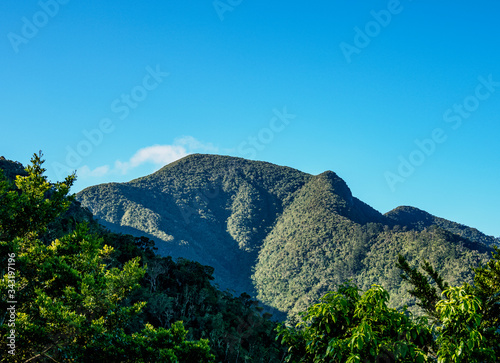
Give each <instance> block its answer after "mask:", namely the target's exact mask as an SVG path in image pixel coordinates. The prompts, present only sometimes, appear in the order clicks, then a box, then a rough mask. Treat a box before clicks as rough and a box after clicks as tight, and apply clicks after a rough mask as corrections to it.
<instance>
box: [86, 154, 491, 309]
mask: <svg viewBox="0 0 500 363" xmlns="http://www.w3.org/2000/svg"><path fill="white" fill-rule="evenodd" d="M77 199H78V200H79V201H80V202H81V204H82V206H84V207H87V208H89V210H90V211H91V212H92V213H93V214H94V216H95V217H97V218H98V219H99V221H100V222H101V223H102V224H104V225H105V226H106V227H108V228H109V229H111V230H113V231H116V232H125V233H130V234H133V235H136V236H140V235H146V236H147V237H149V238H151V239H153V240H154V241H155V242H156V245H157V247H158V253H160V254H162V255H172V256H174V257H184V258H188V259H192V260H195V261H199V262H200V263H202V264H206V265H210V266H213V267H214V268H215V273H214V276H215V278H216V282H217V283H218V284H219V285H220V286H221V288H228V289H231V290H234V291H235V292H237V293H240V292H243V291H246V292H248V293H250V294H251V295H253V296H257V297H258V298H259V299H260V300H261V301H263V302H265V303H267V304H269V305H271V306H272V307H274V308H276V309H279V310H280V311H283V312H287V313H292V314H294V313H296V312H298V311H300V310H302V309H303V308H304V307H305V306H308V305H310V304H311V303H312V302H315V301H317V299H318V298H319V297H320V296H321V295H322V294H324V293H325V292H326V291H328V290H333V289H334V288H335V287H336V286H337V285H338V284H340V283H342V282H344V281H346V280H348V279H351V280H353V281H354V282H355V283H357V284H358V286H360V287H361V288H363V289H366V288H368V287H370V285H371V284H373V283H378V284H381V285H382V286H384V287H385V288H386V289H387V290H389V292H390V293H391V296H393V297H394V300H393V301H392V304H393V305H395V306H397V305H402V304H404V303H406V304H410V305H412V303H413V302H412V301H411V300H410V299H409V298H408V296H407V293H406V291H407V286H406V285H405V283H404V282H402V280H401V278H400V276H399V270H397V269H396V268H395V267H394V262H395V260H396V257H397V254H398V253H401V254H403V255H405V256H406V257H407V258H408V260H409V261H413V262H418V261H422V260H423V259H426V260H429V261H430V262H431V263H432V264H433V265H434V266H435V267H436V268H438V269H439V270H440V271H441V272H442V273H443V276H444V277H445V279H447V280H448V281H449V282H450V283H456V282H462V281H471V278H472V274H471V269H470V268H471V267H474V266H477V265H478V264H479V263H483V262H485V261H486V260H487V259H488V258H489V252H490V250H491V244H492V243H493V242H494V241H495V240H494V239H492V238H489V237H487V236H485V235H483V234H481V233H480V232H479V231H477V230H474V229H472V228H469V227H466V226H462V225H459V224H457V223H454V222H450V221H446V220H444V219H441V218H437V217H434V216H432V215H430V214H428V213H426V212H424V211H420V210H418V209H416V208H412V207H399V208H396V209H395V210H393V211H391V212H389V213H386V214H385V215H383V214H381V213H379V212H378V211H376V210H375V209H373V208H371V207H370V206H368V205H367V204H365V203H363V202H362V201H360V200H359V199H357V198H355V197H354V196H353V195H352V193H351V190H350V189H349V187H348V186H347V184H346V183H345V182H344V181H343V180H342V179H341V178H340V177H339V176H338V175H337V174H335V173H334V172H331V171H327V172H324V173H322V174H320V175H310V174H307V173H303V172H301V171H298V170H295V169H292V168H289V167H284V166H278V165H274V164H270V163H266V162H260V161H250V160H245V159H241V158H233V157H228V156H218V155H200V154H195V155H190V156H187V157H185V158H183V159H181V160H178V161H176V162H174V163H172V164H169V165H167V166H165V167H163V168H162V169H160V170H158V171H157V172H155V173H153V174H151V175H148V176H145V177H142V178H139V179H135V180H132V181H130V182H128V183H109V184H101V185H97V186H93V187H89V188H87V189H85V190H83V191H81V192H80V193H78V194H77Z"/></svg>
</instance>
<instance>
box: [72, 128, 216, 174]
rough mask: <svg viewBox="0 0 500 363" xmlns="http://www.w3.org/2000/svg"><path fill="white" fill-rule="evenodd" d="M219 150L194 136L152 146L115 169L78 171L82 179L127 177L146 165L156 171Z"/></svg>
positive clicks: (135, 154) (85, 168) (121, 162)
mask: <svg viewBox="0 0 500 363" xmlns="http://www.w3.org/2000/svg"><path fill="white" fill-rule="evenodd" d="M217 151H218V148H217V147H215V146H214V145H213V144H211V143H203V142H201V141H199V140H197V139H195V138H194V137H192V136H182V137H180V138H177V139H175V140H174V142H173V144H172V145H152V146H147V147H144V148H142V149H139V150H137V151H136V152H135V153H134V155H132V157H131V158H130V159H129V160H128V161H121V160H116V161H115V165H114V167H113V168H112V169H111V168H110V167H109V165H103V166H100V167H98V168H95V169H94V170H91V169H90V168H89V167H88V166H87V165H85V166H83V167H81V168H80V169H79V170H78V175H79V176H81V177H84V178H85V177H101V176H104V175H106V174H121V175H126V174H127V173H128V172H129V171H130V170H132V169H135V168H137V167H139V166H141V165H144V164H152V165H153V166H154V167H155V170H157V169H159V168H161V167H162V166H164V165H167V164H170V163H172V162H174V161H176V160H179V159H181V158H183V157H185V156H187V155H189V154H192V153H194V152H202V153H203V152H205V153H216V152H217Z"/></svg>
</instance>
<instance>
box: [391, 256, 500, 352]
mask: <svg viewBox="0 0 500 363" xmlns="http://www.w3.org/2000/svg"><path fill="white" fill-rule="evenodd" d="M397 266H398V267H400V268H401V269H402V271H403V274H402V277H403V279H406V280H407V281H409V282H410V283H411V284H412V285H413V286H414V288H413V289H412V290H410V291H409V292H410V294H411V295H413V296H414V297H416V298H417V300H418V303H417V304H418V305H419V306H421V307H422V308H423V309H424V311H425V313H426V314H427V316H428V317H431V318H432V320H433V322H434V324H433V332H434V334H435V335H436V342H435V345H434V349H435V354H434V355H435V357H437V360H438V362H449V361H452V362H498V361H499V360H500V251H499V250H498V249H497V248H495V250H494V252H493V253H492V259H491V260H490V261H489V262H487V263H486V264H485V265H484V266H481V267H479V268H476V269H475V273H476V274H475V276H474V285H469V284H463V285H462V286H456V287H450V286H449V285H448V284H447V283H445V282H444V281H443V279H442V277H441V276H440V275H439V273H438V272H436V271H435V270H434V269H433V268H432V266H430V264H429V263H427V262H424V267H423V269H424V271H425V272H426V273H427V276H425V275H424V274H423V273H421V272H420V271H418V267H414V268H411V267H410V266H409V264H408V262H407V261H406V259H405V258H404V257H402V256H399V259H398V264H397ZM435 286H438V287H439V289H440V290H441V291H442V292H441V298H439V295H437V291H436V288H435Z"/></svg>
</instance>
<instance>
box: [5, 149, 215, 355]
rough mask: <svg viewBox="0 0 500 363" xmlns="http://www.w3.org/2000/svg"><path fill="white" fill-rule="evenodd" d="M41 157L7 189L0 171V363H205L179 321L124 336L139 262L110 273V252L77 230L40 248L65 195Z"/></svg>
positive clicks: (205, 350)
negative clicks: (4, 348)
mask: <svg viewBox="0 0 500 363" xmlns="http://www.w3.org/2000/svg"><path fill="white" fill-rule="evenodd" d="M43 162H44V161H43V160H42V154H41V153H40V154H39V155H36V154H35V155H34V156H33V158H32V160H31V163H32V164H31V165H30V166H29V167H27V168H26V171H27V173H28V175H27V176H17V177H16V180H15V183H14V184H13V183H11V182H10V181H9V180H7V179H5V177H3V175H2V173H1V172H0V253H1V256H0V261H1V266H0V269H1V272H2V276H3V279H2V280H1V281H0V294H1V296H2V302H1V303H0V306H1V311H2V312H6V313H4V315H3V317H2V320H1V323H2V324H1V327H0V334H1V336H2V341H4V342H6V341H7V342H9V343H11V346H10V348H11V350H10V351H9V353H10V354H8V355H7V356H6V357H4V358H3V359H2V361H14V362H29V361H35V360H36V361H56V362H66V361H68V362H69V361H72V362H74V361H76V362H86V361H88V362H94V361H102V360H107V361H110V362H178V361H183V362H201V361H203V362H211V361H213V359H214V357H213V355H212V354H211V353H210V348H209V346H208V341H207V340H200V341H195V342H189V341H186V340H185V338H186V334H187V332H186V331H185V330H184V328H183V326H182V323H180V322H179V323H175V324H173V325H172V327H171V328H170V329H163V328H158V329H155V328H153V327H152V326H151V325H146V326H145V327H144V328H143V329H142V330H140V331H136V332H132V331H130V329H131V325H130V323H131V322H132V321H133V319H134V318H135V317H137V316H138V314H139V313H140V312H141V310H142V308H143V307H144V306H145V303H144V302H136V303H134V304H132V305H130V304H128V303H127V296H128V295H129V294H130V292H131V291H133V290H134V289H135V288H137V287H138V286H139V281H140V279H142V278H143V276H144V274H145V268H144V267H142V266H141V263H140V259H139V258H134V259H131V260H129V261H128V262H126V263H125V264H124V265H123V268H121V269H119V268H110V267H108V266H107V264H106V261H108V260H109V258H110V256H111V254H112V252H113V249H112V248H111V247H108V246H106V245H103V240H102V238H99V237H98V236H96V235H92V234H90V233H89V229H88V227H87V226H86V225H78V226H77V227H76V228H75V229H74V230H73V231H72V232H71V233H69V234H67V235H65V236H63V237H62V238H59V239H56V240H54V241H51V242H50V243H44V242H43V240H42V236H43V234H44V232H45V231H46V230H47V225H48V224H49V223H50V222H52V221H54V220H55V219H56V218H57V217H58V216H59V215H60V214H61V213H62V212H64V211H65V210H66V209H67V208H68V206H69V205H70V203H71V202H72V197H69V196H68V193H69V189H70V187H71V185H72V184H73V181H74V180H75V176H74V175H71V176H69V177H67V178H66V179H65V181H64V182H62V183H55V184H51V183H49V182H48V181H47V178H46V177H45V176H44V175H43V174H44V172H45V169H44V168H43V167H42V164H43Z"/></svg>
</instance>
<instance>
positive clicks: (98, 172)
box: [77, 165, 109, 178]
mask: <svg viewBox="0 0 500 363" xmlns="http://www.w3.org/2000/svg"><path fill="white" fill-rule="evenodd" d="M108 172H109V165H103V166H99V167H97V168H95V169H94V170H91V169H90V168H89V167H88V166H87V165H84V166H82V167H81V168H79V169H78V171H77V175H78V176H79V177H82V178H89V177H94V178H98V177H101V176H103V175H106V174H107V173H108Z"/></svg>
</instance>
